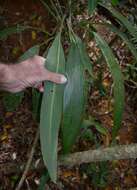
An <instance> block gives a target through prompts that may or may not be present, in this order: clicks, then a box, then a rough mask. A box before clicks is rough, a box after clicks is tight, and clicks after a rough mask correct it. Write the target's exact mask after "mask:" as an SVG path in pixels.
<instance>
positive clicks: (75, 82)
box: [62, 41, 85, 153]
mask: <svg viewBox="0 0 137 190" xmlns="http://www.w3.org/2000/svg"><path fill="white" fill-rule="evenodd" d="M81 53H82V52H80V51H79V48H78V42H77V41H75V43H74V42H73V43H72V44H71V47H70V51H69V55H68V59H67V64H66V72H67V77H68V83H67V85H66V88H65V92H64V115H63V123H62V136H63V152H64V153H68V152H69V151H70V149H71V147H72V145H73V144H74V143H75V141H76V137H77V135H78V133H79V130H80V125H81V122H82V117H83V112H84V103H85V92H84V87H85V80H84V67H83V57H84V56H83V54H81Z"/></svg>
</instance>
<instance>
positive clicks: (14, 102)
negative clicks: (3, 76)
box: [3, 46, 39, 111]
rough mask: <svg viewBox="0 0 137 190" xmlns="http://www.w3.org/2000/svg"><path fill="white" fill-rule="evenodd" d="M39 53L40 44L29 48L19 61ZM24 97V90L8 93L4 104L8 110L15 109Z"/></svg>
mask: <svg viewBox="0 0 137 190" xmlns="http://www.w3.org/2000/svg"><path fill="white" fill-rule="evenodd" d="M38 53H39V46H33V47H31V48H30V49H28V50H27V51H26V52H25V53H24V54H23V55H22V56H21V57H20V58H19V62H21V61H24V60H26V59H28V58H30V57H32V56H34V55H36V54H38ZM23 97H24V92H18V93H14V94H12V93H6V94H5V96H4V99H3V101H4V106H5V108H6V110H7V111H15V110H16V108H17V107H18V106H19V105H20V103H21V102H22V99H23Z"/></svg>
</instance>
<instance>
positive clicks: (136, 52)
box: [106, 24, 137, 61]
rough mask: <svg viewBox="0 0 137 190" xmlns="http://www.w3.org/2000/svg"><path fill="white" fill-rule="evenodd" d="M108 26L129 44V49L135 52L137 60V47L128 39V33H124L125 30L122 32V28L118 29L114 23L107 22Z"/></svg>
mask: <svg viewBox="0 0 137 190" xmlns="http://www.w3.org/2000/svg"><path fill="white" fill-rule="evenodd" d="M106 26H107V27H109V28H110V30H111V31H112V32H115V33H116V34H117V35H118V36H119V37H120V38H121V39H122V40H123V41H124V42H125V43H126V44H127V47H128V48H129V50H130V51H131V53H132V54H133V56H134V57H135V59H136V61H137V50H136V47H135V46H134V44H133V43H132V42H131V41H130V40H129V39H128V37H127V35H126V34H124V33H123V32H121V31H120V30H118V28H116V27H115V26H113V25H110V24H106Z"/></svg>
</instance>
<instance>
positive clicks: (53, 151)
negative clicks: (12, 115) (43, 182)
mask: <svg viewBox="0 0 137 190" xmlns="http://www.w3.org/2000/svg"><path fill="white" fill-rule="evenodd" d="M46 67H47V68H48V69H49V70H51V71H54V72H57V73H64V70H65V58H64V52H63V49H62V45H61V42H60V33H59V34H58V35H57V37H56V38H55V40H54V42H53V44H52V46H51V48H50V49H49V52H48V55H47V64H46ZM63 92H64V85H57V84H53V83H51V82H46V84H45V90H44V94H43V99H42V106H41V116H40V140H41V148H42V155H43V160H44V163H45V165H46V167H47V169H48V172H49V175H50V177H51V179H52V180H53V181H54V182H56V179H57V147H58V131H59V126H60V122H61V116H62V107H63Z"/></svg>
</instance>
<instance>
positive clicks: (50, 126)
mask: <svg viewBox="0 0 137 190" xmlns="http://www.w3.org/2000/svg"><path fill="white" fill-rule="evenodd" d="M59 39H60V38H59ZM59 39H58V40H59ZM59 46H60V40H59V43H58V48H57V67H56V71H58V68H59V57H60V56H59V54H60V48H59ZM56 87H57V86H56V84H53V96H52V99H51V110H50V123H49V129H50V130H49V137H50V138H49V141H51V140H52V138H51V128H52V118H53V107H54V99H55V89H56Z"/></svg>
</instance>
